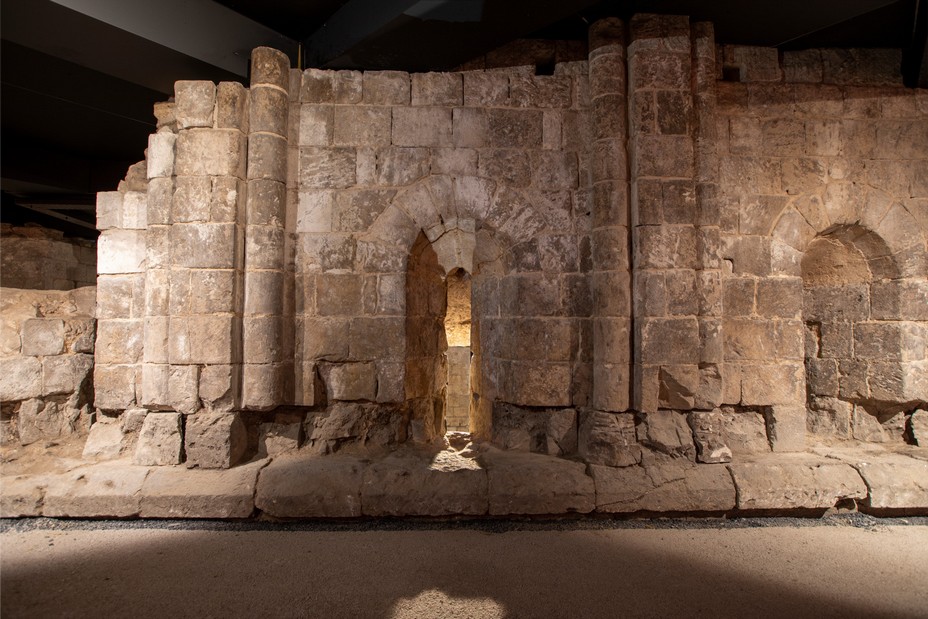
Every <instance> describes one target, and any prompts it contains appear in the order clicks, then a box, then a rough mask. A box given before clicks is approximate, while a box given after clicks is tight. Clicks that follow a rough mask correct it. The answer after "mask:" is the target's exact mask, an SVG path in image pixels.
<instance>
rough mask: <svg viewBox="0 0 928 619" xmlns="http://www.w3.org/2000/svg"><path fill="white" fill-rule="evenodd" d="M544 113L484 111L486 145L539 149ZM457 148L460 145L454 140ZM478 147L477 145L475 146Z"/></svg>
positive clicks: (531, 111) (537, 111) (501, 110)
mask: <svg viewBox="0 0 928 619" xmlns="http://www.w3.org/2000/svg"><path fill="white" fill-rule="evenodd" d="M543 135H544V113H543V112H541V111H540V110H506V109H490V110H487V111H486V143H487V146H491V147H497V148H541V147H542V146H543V144H544V140H543ZM455 144H456V145H457V146H466V144H460V143H458V142H457V139H455ZM475 146H479V144H475Z"/></svg>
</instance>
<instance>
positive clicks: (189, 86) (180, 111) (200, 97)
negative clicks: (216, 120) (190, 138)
mask: <svg viewBox="0 0 928 619" xmlns="http://www.w3.org/2000/svg"><path fill="white" fill-rule="evenodd" d="M215 105H216V85H215V84H213V83H212V82H207V81H185V80H182V81H179V82H175V83H174V118H175V120H176V122H177V128H178V129H189V128H190V127H212V126H213V108H214V107H215Z"/></svg>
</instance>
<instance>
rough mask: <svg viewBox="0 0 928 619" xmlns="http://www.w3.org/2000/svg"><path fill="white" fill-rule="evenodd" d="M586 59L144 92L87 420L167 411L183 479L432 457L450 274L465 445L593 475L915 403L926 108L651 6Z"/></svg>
mask: <svg viewBox="0 0 928 619" xmlns="http://www.w3.org/2000/svg"><path fill="white" fill-rule="evenodd" d="M588 50H589V51H588V55H587V59H586V60H581V61H571V62H560V63H556V64H555V65H554V66H553V69H552V70H551V73H552V74H551V75H535V74H531V73H530V72H529V71H527V70H526V69H525V67H521V68H517V69H514V70H511V71H507V70H498V69H495V70H468V71H461V72H454V73H425V74H408V73H403V72H392V71H378V72H357V71H321V70H317V69H308V70H306V71H303V72H300V71H297V70H291V69H290V68H289V66H288V64H287V60H286V58H285V57H284V56H283V55H282V54H280V53H278V52H275V51H274V50H269V49H266V48H261V49H258V50H255V52H254V55H253V59H252V72H251V75H252V83H251V86H250V88H248V89H246V88H244V87H242V86H240V85H237V84H219V85H218V86H216V85H214V84H211V83H208V82H178V83H177V86H176V92H175V101H174V102H173V103H169V104H163V105H160V106H158V107H157V108H156V115H158V117H159V124H158V127H159V128H158V132H157V133H156V134H154V135H153V136H151V139H150V142H149V149H148V152H147V162H146V163H143V164H140V165H139V166H137V167H136V168H135V169H134V172H133V173H130V176H129V177H127V180H126V182H125V183H124V184H123V185H122V186H121V187H120V190H119V191H117V192H111V193H104V194H100V198H99V203H98V218H99V220H98V225H99V227H100V229H101V230H102V234H101V239H100V244H99V248H100V251H99V254H100V262H99V267H98V270H99V278H98V288H99V306H98V317H99V325H98V340H97V366H96V372H95V386H96V404H97V406H98V407H99V408H101V409H104V410H105V411H111V412H119V411H124V410H129V409H135V408H137V407H142V408H144V409H146V410H148V411H159V412H160V415H171V414H172V411H176V412H180V413H182V414H183V416H171V417H170V418H168V417H164V416H159V415H154V416H153V415H148V417H151V418H152V419H155V418H158V419H167V420H168V421H166V422H165V424H166V425H170V427H171V436H175V437H176V436H180V435H181V434H182V433H185V436H186V438H185V439H184V440H185V441H186V446H187V448H186V454H187V459H188V464H189V465H193V466H197V465H199V466H228V465H230V464H234V461H235V460H236V458H238V457H240V456H241V455H242V454H243V453H244V449H243V448H241V447H240V444H241V442H242V441H243V440H245V439H243V438H242V437H243V436H250V437H251V438H250V439H248V440H250V441H251V442H253V443H254V442H257V443H260V444H263V445H267V444H268V442H267V439H268V437H270V436H272V435H273V436H275V437H280V436H284V435H286V436H288V437H291V438H292V440H291V439H288V440H289V441H290V442H291V443H294V444H296V443H299V442H300V440H301V436H302V434H304V433H305V443H306V444H307V445H308V446H309V447H310V448H311V449H313V450H316V451H319V452H323V453H325V452H331V451H334V450H337V449H342V448H345V446H347V445H359V444H360V445H364V446H367V447H371V446H376V447H385V446H387V447H389V446H393V445H395V444H398V443H401V442H405V441H414V442H429V441H432V440H434V439H436V438H437V437H439V436H440V435H441V434H442V433H443V431H444V425H443V424H444V421H445V420H446V418H449V419H450V417H448V415H449V414H451V411H450V409H451V408H454V409H455V412H454V416H455V417H460V415H461V410H460V409H461V408H462V407H461V405H460V404H459V403H458V401H455V404H454V405H453V406H451V405H450V400H448V393H449V389H448V381H449V378H448V377H449V373H448V358H447V357H448V346H449V341H448V337H447V334H446V331H445V319H446V314H447V313H448V311H449V310H448V304H449V298H450V297H449V286H448V284H447V283H446V280H447V279H448V278H449V274H452V273H456V274H460V273H466V274H467V275H469V276H470V281H471V287H472V292H471V306H470V323H471V324H470V327H471V335H470V347H469V348H470V349H469V351H467V350H466V349H465V351H464V353H462V355H463V354H466V353H467V352H469V354H470V355H472V359H471V362H470V367H471V376H470V381H469V382H470V394H469V395H470V406H469V410H468V421H467V427H468V428H469V430H470V431H471V433H472V434H473V435H474V436H475V437H476V438H481V439H490V440H492V441H494V442H496V443H497V444H498V445H501V446H503V447H506V448H509V449H524V450H530V451H537V452H542V453H547V454H551V455H572V454H575V453H579V455H580V456H582V457H583V458H585V459H586V460H587V461H589V462H593V463H596V464H599V465H607V466H612V467H626V466H631V465H636V464H639V463H642V464H646V463H648V462H653V461H655V459H657V460H661V459H668V458H669V459H671V460H681V461H684V462H690V461H696V460H697V459H698V460H699V461H701V462H723V461H727V460H729V459H731V458H732V457H733V456H738V455H739V454H743V453H755V452H758V451H769V450H770V449H771V448H773V449H774V450H777V451H796V450H802V449H804V448H805V441H806V432H807V422H808V424H809V430H810V431H812V432H813V434H815V435H817V436H819V437H821V436H827V437H831V438H834V437H844V438H851V437H854V438H861V437H863V436H864V435H865V428H866V432H869V434H868V436H873V435H879V432H877V430H879V431H880V432H884V431H885V432H889V433H890V434H892V433H893V432H895V434H892V435H893V436H896V435H898V436H899V437H901V438H900V440H901V439H902V438H905V432H906V430H905V427H906V424H907V423H908V424H911V422H910V421H907V420H906V415H909V414H910V413H911V411H912V410H914V409H915V408H917V407H918V406H921V405H923V404H924V403H925V401H926V400H928V397H926V394H925V390H926V387H925V382H924V381H925V376H928V371H926V370H928V368H926V360H925V359H926V358H925V348H926V345H925V340H926V329H925V324H926V323H925V319H926V316H925V314H924V308H925V307H926V306H928V305H926V303H925V294H926V283H925V273H926V259H925V255H926V254H925V230H926V227H928V224H926V220H925V215H926V203H928V201H926V197H928V196H926V195H925V191H926V188H925V178H926V177H928V174H926V153H928V144H926V140H928V131H926V126H928V120H926V108H928V104H926V96H925V93H924V91H912V90H906V89H904V88H902V87H901V86H899V85H898V84H897V83H896V78H895V77H893V76H894V75H895V72H897V67H896V66H895V65H894V63H897V61H898V57H897V56H893V55H892V54H891V53H885V52H862V51H847V50H844V51H841V50H838V51H834V50H813V51H809V52H802V53H786V54H784V56H783V58H782V61H781V59H780V58H779V56H778V54H777V53H776V50H769V49H761V48H742V47H722V48H717V46H716V45H715V41H714V35H713V31H712V27H711V25H710V24H693V23H690V21H689V19H687V18H685V17H673V16H654V15H639V16H635V17H634V18H633V19H632V20H631V21H630V22H629V23H628V24H627V25H626V24H624V23H623V22H621V21H619V20H616V19H607V20H602V21H600V22H597V23H596V24H594V25H593V26H592V27H591V30H590V42H589V47H588ZM484 63H486V60H484ZM731 80H738V81H731ZM864 84H866V85H864ZM842 252H843V253H842ZM849 262H853V263H854V264H857V265H858V267H859V268H855V269H850V270H848V269H845V268H844V267H841V268H839V267H838V266H836V265H838V264H841V265H843V264H845V263H849ZM845 271H847V272H848V273H851V274H850V275H846V276H845V275H840V274H841V273H844V272H845ZM854 273H856V275H853V274H854ZM836 274H839V275H840V276H838V279H835V277H836ZM842 277H843V279H842ZM451 279H453V278H451ZM857 292H859V293H860V294H864V293H865V295H866V299H865V300H864V301H862V302H861V303H859V304H858V305H860V308H859V312H858V313H859V315H855V317H853V318H850V317H846V316H845V317H842V316H841V315H835V314H834V313H833V312H834V311H835V310H834V308H835V307H836V305H845V304H846V301H844V300H841V299H844V298H845V297H846V296H847V295H853V294H855V293H857ZM841 295H845V297H842V296H841ZM452 296H453V295H452ZM861 298H862V297H861ZM452 312H453V310H452ZM826 314H827V315H826ZM834 333H837V334H839V335H833V334H834ZM836 338H837V339H836ZM841 338H843V339H841ZM829 341H834V342H839V341H840V342H845V343H850V344H849V345H850V346H851V349H850V350H849V351H847V352H842V353H840V354H839V353H834V354H832V353H829V352H828V351H829V350H832V349H835V346H837V344H828V342H829ZM892 342H895V344H892ZM829 346H831V347H832V348H829ZM835 350H836V349H835ZM809 351H812V352H809ZM454 354H457V352H455V353H454ZM458 374H460V372H459V371H456V373H455V376H456V377H457V378H459V376H457V375H458ZM807 376H808V378H807ZM807 388H808V389H809V391H808V394H807ZM456 395H460V394H456ZM807 406H811V407H812V409H813V411H818V412H814V413H813V414H811V415H807ZM829 407H830V408H829ZM837 409H840V411H837ZM858 409H859V410H858ZM249 411H250V412H249ZM836 411H837V412H836ZM819 413H821V414H819ZM863 414H867V415H870V417H875V418H877V421H876V422H873V423H871V421H872V420H871V419H870V417H863V416H862V415H863ZM842 415H844V417H843V418H842V417H841V416H842ZM899 415H902V417H900V416H899ZM146 420H147V418H146ZM855 420H856V421H855ZM900 420H901V421H900ZM301 421H305V423H303V424H302V425H301V423H300V422H301ZM456 423H458V422H456ZM874 423H876V426H874ZM881 423H882V424H883V425H881ZM900 424H901V426H900ZM246 426H247V427H246ZM259 426H260V427H259ZM857 427H859V428H860V431H854V430H853V428H857ZM900 427H902V428H903V430H901V431H900V430H898V428H900ZM249 428H250V429H249ZM262 428H263V429H262ZM884 428H885V430H884ZM262 432H263V433H264V438H260V436H262ZM269 433H270V434H269ZM223 437H224V438H223ZM230 437H231V438H230ZM255 437H259V438H255ZM172 440H173V439H172ZM275 440H276V439H275ZM211 441H212V442H216V443H218V446H217V449H218V450H219V451H221V452H222V454H223V456H222V458H220V459H218V460H217V459H215V458H211V457H207V456H203V457H202V458H201V457H200V456H197V455H196V454H197V453H199V452H198V451H197V447H198V446H204V449H208V448H210V446H211ZM272 442H273V441H272ZM140 445H141V443H140ZM252 447H254V448H255V449H259V450H260V449H261V447H260V446H257V447H255V446H254V445H253V446H252ZM140 448H141V447H140ZM172 453H173V452H172ZM204 453H205V452H204ZM171 457H172V458H174V459H176V457H175V456H173V455H172V456H171Z"/></svg>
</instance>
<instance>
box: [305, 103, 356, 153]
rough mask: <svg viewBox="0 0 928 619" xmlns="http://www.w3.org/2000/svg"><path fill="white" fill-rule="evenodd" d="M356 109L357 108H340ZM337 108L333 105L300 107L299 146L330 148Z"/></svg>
mask: <svg viewBox="0 0 928 619" xmlns="http://www.w3.org/2000/svg"><path fill="white" fill-rule="evenodd" d="M338 109H339V110H341V109H355V108H341V107H340V108H338ZM334 110H335V108H334V107H333V106H331V105H303V106H301V107H300V134H299V146H328V145H330V144H331V143H332V138H333V135H334V122H335V111H334Z"/></svg>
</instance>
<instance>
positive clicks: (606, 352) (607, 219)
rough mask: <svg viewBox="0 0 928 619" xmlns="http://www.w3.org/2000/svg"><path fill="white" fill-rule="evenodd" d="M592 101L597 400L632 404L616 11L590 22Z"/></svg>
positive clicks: (621, 56)
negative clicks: (612, 14)
mask: <svg viewBox="0 0 928 619" xmlns="http://www.w3.org/2000/svg"><path fill="white" fill-rule="evenodd" d="M589 70H590V97H591V105H592V140H593V142H592V148H591V151H592V156H591V170H590V172H591V176H592V182H593V203H592V235H591V245H592V270H591V273H590V278H591V288H592V297H593V308H592V309H593V311H592V317H593V407H594V408H597V409H599V410H606V411H624V410H626V409H628V407H629V395H630V384H629V380H630V369H631V366H630V346H629V333H630V330H631V302H630V292H631V275H630V273H629V249H628V248H629V244H628V164H627V157H626V150H625V141H626V138H627V134H628V132H627V123H626V107H627V102H626V97H625V92H626V82H625V78H626V67H625V26H624V24H623V23H622V22H621V21H620V20H618V19H615V18H610V19H604V20H601V21H599V22H596V23H595V24H593V26H592V27H591V28H590V60H589Z"/></svg>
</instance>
